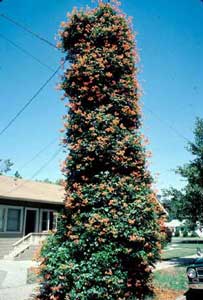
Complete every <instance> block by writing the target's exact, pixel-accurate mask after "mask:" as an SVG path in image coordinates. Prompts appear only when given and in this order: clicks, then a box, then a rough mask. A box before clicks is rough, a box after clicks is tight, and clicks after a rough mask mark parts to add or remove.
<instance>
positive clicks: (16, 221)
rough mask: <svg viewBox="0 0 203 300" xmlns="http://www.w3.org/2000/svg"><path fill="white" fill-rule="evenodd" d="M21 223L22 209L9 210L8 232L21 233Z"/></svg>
mask: <svg viewBox="0 0 203 300" xmlns="http://www.w3.org/2000/svg"><path fill="white" fill-rule="evenodd" d="M20 221H21V209H19V208H8V211H7V226H6V230H7V231H13V232H16V231H20V225H21V224H20Z"/></svg>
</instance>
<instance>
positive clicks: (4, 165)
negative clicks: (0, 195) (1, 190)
mask: <svg viewBox="0 0 203 300" xmlns="http://www.w3.org/2000/svg"><path fill="white" fill-rule="evenodd" d="M12 166H13V163H12V161H11V160H10V159H0V175H4V174H6V173H8V172H9V171H10V170H11V167H12Z"/></svg>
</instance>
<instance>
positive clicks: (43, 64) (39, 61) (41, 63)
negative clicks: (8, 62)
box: [0, 33, 54, 71]
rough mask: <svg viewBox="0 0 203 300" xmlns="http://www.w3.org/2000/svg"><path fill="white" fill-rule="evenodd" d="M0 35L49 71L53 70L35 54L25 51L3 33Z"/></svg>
mask: <svg viewBox="0 0 203 300" xmlns="http://www.w3.org/2000/svg"><path fill="white" fill-rule="evenodd" d="M0 37H1V38H2V39H4V40H5V41H7V42H8V43H9V44H11V45H12V46H14V47H15V48H17V49H18V50H20V51H21V52H23V53H24V54H26V55H28V56H30V57H32V59H34V60H35V61H37V62H38V63H39V64H40V65H42V66H44V67H46V68H47V69H49V70H50V71H54V69H53V68H52V67H50V66H48V65H47V64H46V63H44V62H43V61H41V60H40V59H39V58H37V57H36V56H34V55H32V54H31V53H30V52H29V51H27V50H26V49H24V48H23V47H21V46H19V45H17V44H16V43H14V42H13V41H11V40H10V39H8V38H7V37H5V36H4V35H3V34H1V33H0Z"/></svg>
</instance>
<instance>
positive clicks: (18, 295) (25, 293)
mask: <svg viewBox="0 0 203 300" xmlns="http://www.w3.org/2000/svg"><path fill="white" fill-rule="evenodd" d="M36 287H37V285H36V284H29V285H25V286H19V287H14V288H3V289H2V288H1V289H0V300H29V298H30V297H31V295H32V294H33V293H34V291H35V289H36Z"/></svg>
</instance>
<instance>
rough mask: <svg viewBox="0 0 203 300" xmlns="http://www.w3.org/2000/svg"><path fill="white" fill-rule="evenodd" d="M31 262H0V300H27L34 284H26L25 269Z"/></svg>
mask: <svg viewBox="0 0 203 300" xmlns="http://www.w3.org/2000/svg"><path fill="white" fill-rule="evenodd" d="M32 266H37V263H36V262H33V261H28V260H26V261H12V260H0V300H28V299H29V297H30V295H31V294H32V293H33V291H34V289H35V288H36V287H37V285H36V284H29V285H28V284H27V269H28V268H30V267H32Z"/></svg>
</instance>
